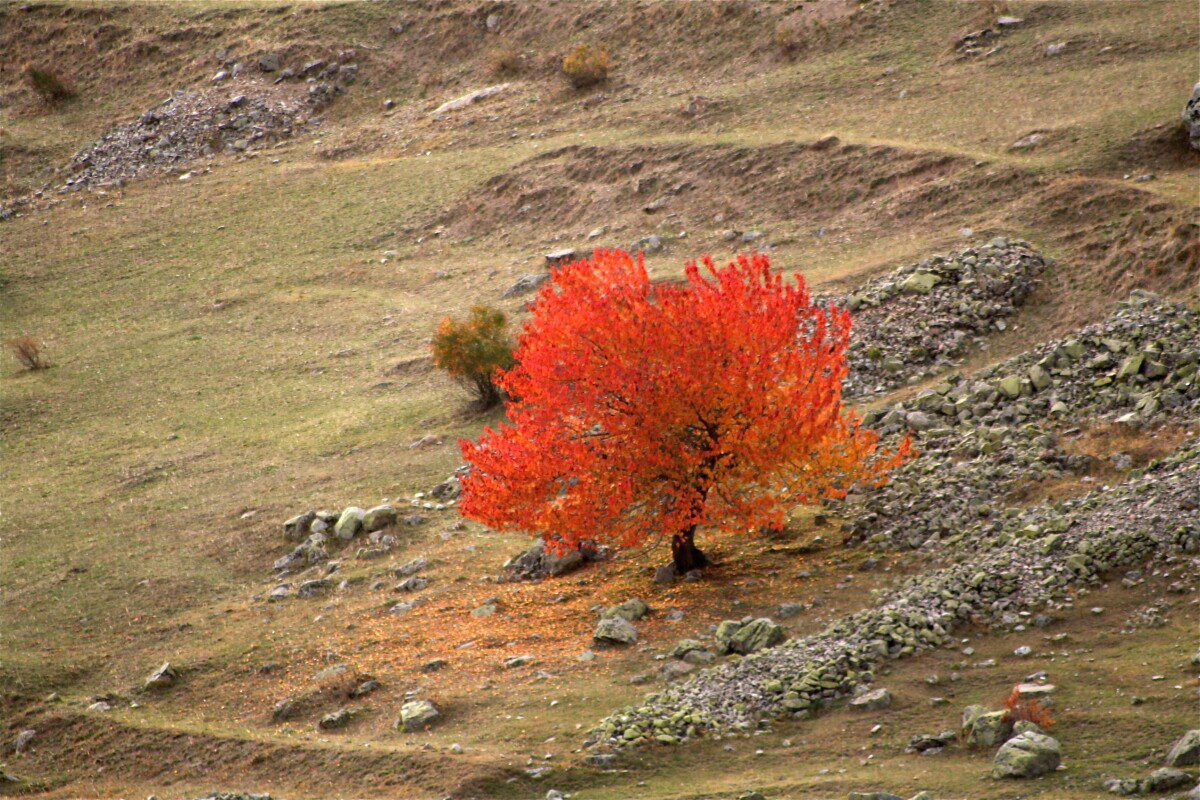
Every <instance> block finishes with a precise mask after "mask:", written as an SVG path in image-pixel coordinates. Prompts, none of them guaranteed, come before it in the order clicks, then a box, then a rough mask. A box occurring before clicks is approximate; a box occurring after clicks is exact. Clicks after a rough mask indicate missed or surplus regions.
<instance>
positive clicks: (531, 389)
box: [461, 251, 909, 568]
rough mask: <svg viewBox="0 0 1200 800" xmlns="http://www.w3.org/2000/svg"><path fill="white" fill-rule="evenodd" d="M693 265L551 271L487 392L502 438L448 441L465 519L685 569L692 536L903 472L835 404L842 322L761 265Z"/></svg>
mask: <svg viewBox="0 0 1200 800" xmlns="http://www.w3.org/2000/svg"><path fill="white" fill-rule="evenodd" d="M702 265H703V271H702V268H701V266H700V265H697V264H696V263H695V262H692V263H689V264H688V265H687V270H686V274H687V280H686V282H685V283H683V284H677V285H671V284H655V283H652V282H651V281H650V278H649V276H648V274H647V273H646V269H645V267H644V265H643V262H642V258H641V256H640V255H639V256H638V257H637V258H636V259H635V258H633V257H631V256H630V255H629V254H628V253H625V252H621V251H596V253H595V254H594V256H593V257H592V258H591V259H587V260H584V261H580V262H577V263H574V264H569V265H566V266H563V267H560V268H558V269H556V270H555V271H554V274H553V278H552V280H551V281H550V282H549V283H547V284H546V285H545V286H544V287H543V288H542V290H541V292H540V293H539V295H538V297H537V300H536V302H535V304H534V314H533V319H532V320H531V321H530V322H529V324H528V325H527V326H526V328H525V332H524V334H523V336H522V337H521V340H520V343H519V345H518V348H517V351H516V353H515V356H516V365H515V366H514V367H513V368H512V369H511V370H509V371H507V372H506V373H504V374H503V375H501V376H500V377H499V378H498V383H499V384H500V386H501V387H502V388H503V389H504V391H505V392H506V394H508V395H509V396H510V397H513V398H516V400H515V401H514V402H513V403H511V404H510V405H509V407H508V418H509V421H510V423H511V424H509V425H506V426H502V427H500V428H499V429H497V430H492V429H486V430H485V431H484V432H483V435H482V436H481V438H480V439H479V441H478V442H474V443H473V442H469V441H463V442H461V445H462V451H463V455H464V456H465V458H466V460H467V461H468V462H470V464H471V465H472V467H473V469H472V470H471V472H470V474H469V475H468V477H467V478H466V479H465V481H464V485H463V500H462V513H463V514H464V515H466V516H468V517H470V518H472V519H475V520H478V521H481V522H484V523H486V524H488V525H491V526H493V527H496V528H499V529H503V530H529V531H535V532H538V533H540V534H541V535H542V536H543V537H544V538H545V539H546V540H547V542H548V543H549V544H551V545H553V546H555V547H556V548H558V549H560V550H561V549H564V548H567V549H569V548H572V547H575V546H577V545H578V544H579V543H580V542H582V541H604V542H609V543H613V544H617V545H624V546H629V545H636V544H640V543H642V542H645V541H646V540H647V539H649V538H651V537H656V536H660V535H669V536H672V537H673V538H672V543H673V545H675V546H674V547H673V550H674V551H675V557H676V566H677V567H680V568H683V567H687V568H691V567H693V566H703V565H704V563H706V560H705V559H704V556H703V554H701V553H700V552H699V551H698V550H695V548H694V546H693V545H692V535H693V534H694V532H695V530H696V528H697V527H699V526H707V527H711V528H714V529H719V530H726V531H736V532H748V531H752V530H757V529H759V528H760V527H763V526H774V527H778V526H780V525H781V524H782V523H783V519H784V513H785V511H786V510H787V509H788V508H789V507H790V506H793V505H795V504H797V503H811V502H815V501H817V500H820V499H822V498H829V497H840V496H842V495H844V494H845V492H846V490H847V489H848V488H850V487H851V486H853V485H865V484H872V485H874V484H878V483H881V482H882V481H883V480H885V478H886V474H887V472H888V471H889V470H890V469H891V467H893V466H894V465H895V464H897V463H899V462H900V461H902V460H904V459H905V458H907V457H908V455H909V443H908V441H907V440H906V441H905V442H904V443H903V444H902V445H901V446H900V447H899V448H897V449H896V450H895V451H891V452H882V451H880V450H879V449H878V446H877V443H878V437H877V436H876V434H875V433H874V432H873V431H870V430H867V429H865V428H863V427H861V425H860V423H859V420H858V418H857V417H856V416H855V415H854V414H853V413H851V412H850V411H848V410H847V409H845V408H844V407H843V405H842V400H841V384H842V379H843V377H844V376H845V374H846V359H845V352H846V347H847V344H848V341H849V335H850V317H849V315H848V314H847V313H846V312H845V311H843V310H839V309H828V310H823V309H821V308H819V307H817V306H816V305H814V304H813V302H812V299H811V296H810V295H809V292H808V290H807V288H806V286H805V284H804V281H803V279H802V278H800V277H799V276H797V278H796V280H795V282H794V283H792V282H790V281H785V280H784V279H783V278H782V277H781V276H779V275H773V274H772V273H771V271H770V261H769V259H768V258H767V256H765V255H750V256H739V257H738V259H737V260H736V261H735V262H732V263H730V264H728V265H727V266H725V267H721V268H717V267H716V266H715V265H714V264H713V262H712V260H711V259H710V258H705V259H704V260H703V262H702ZM681 553H682V556H681ZM681 558H682V559H683V560H682V561H681Z"/></svg>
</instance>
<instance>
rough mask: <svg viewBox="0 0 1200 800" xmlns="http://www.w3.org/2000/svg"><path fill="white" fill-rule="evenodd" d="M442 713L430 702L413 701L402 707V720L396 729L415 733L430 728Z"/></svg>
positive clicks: (397, 723) (398, 722)
mask: <svg viewBox="0 0 1200 800" xmlns="http://www.w3.org/2000/svg"><path fill="white" fill-rule="evenodd" d="M441 715H442V713H441V712H440V711H438V709H437V706H435V705H434V704H433V703H431V702H429V701H428V700H411V701H409V702H407V703H405V704H404V705H403V706H401V707H400V719H399V720H398V721H397V722H396V727H398V728H401V729H403V730H406V731H415V730H419V729H421V728H425V727H428V726H429V725H430V724H432V723H433V722H434V720H436V719H437V718H438V717H440V716H441Z"/></svg>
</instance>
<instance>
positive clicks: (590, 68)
mask: <svg viewBox="0 0 1200 800" xmlns="http://www.w3.org/2000/svg"><path fill="white" fill-rule="evenodd" d="M610 66H612V62H611V61H610V60H609V58H608V52H607V51H605V50H603V49H601V48H599V47H593V46H592V45H590V44H581V45H577V46H576V47H575V49H574V50H572V51H571V52H570V53H567V55H566V56H565V57H564V58H563V62H562V71H563V75H566V76H567V80H568V81H570V82H571V85H572V86H574V87H575V88H576V89H586V88H587V87H589V86H596V85H597V84H601V83H604V81H606V80H608V70H609V67H610Z"/></svg>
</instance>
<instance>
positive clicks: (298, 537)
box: [283, 511, 317, 542]
mask: <svg viewBox="0 0 1200 800" xmlns="http://www.w3.org/2000/svg"><path fill="white" fill-rule="evenodd" d="M316 519H317V512H316V511H305V512H304V513H303V514H297V515H296V516H294V517H292V518H291V519H289V520H288V521H287V522H285V523H283V535H284V538H286V539H288V540H289V541H293V542H299V541H302V540H303V539H304V537H306V536H308V532H309V528H310V527H311V526H312V524H313V522H315V521H316Z"/></svg>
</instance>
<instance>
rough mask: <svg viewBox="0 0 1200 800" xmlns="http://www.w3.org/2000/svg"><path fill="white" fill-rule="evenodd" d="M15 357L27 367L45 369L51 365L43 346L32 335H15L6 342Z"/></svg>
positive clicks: (5, 344)
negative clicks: (43, 351) (43, 353)
mask: <svg viewBox="0 0 1200 800" xmlns="http://www.w3.org/2000/svg"><path fill="white" fill-rule="evenodd" d="M4 346H5V347H7V348H8V350H9V352H10V353H12V354H13V357H14V358H15V359H17V361H18V362H20V364H21V366H22V367H24V368H25V369H45V368H46V367H48V366H50V363H49V362H48V361H46V357H45V356H44V355H42V348H41V346H40V345H39V344H38V343H37V340H36V339H34V338H33V337H32V336H14V337H13V338H11V339H7V340H5V342H4Z"/></svg>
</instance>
